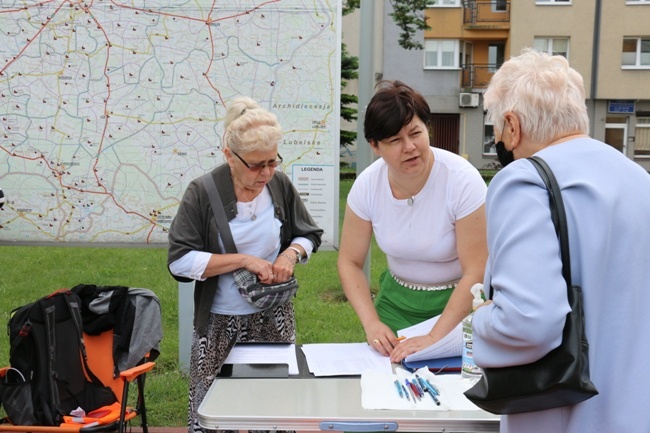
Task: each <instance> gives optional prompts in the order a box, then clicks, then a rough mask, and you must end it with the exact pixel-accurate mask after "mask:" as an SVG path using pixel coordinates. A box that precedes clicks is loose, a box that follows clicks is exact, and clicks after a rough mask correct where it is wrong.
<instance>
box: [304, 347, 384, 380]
mask: <svg viewBox="0 0 650 433" xmlns="http://www.w3.org/2000/svg"><path fill="white" fill-rule="evenodd" d="M302 351H303V353H304V354H305V358H306V359H307V364H308V365H309V372H310V373H312V374H313V375H314V376H341V375H360V374H362V373H364V372H366V371H369V370H379V371H381V372H384V373H387V374H390V373H391V371H392V367H391V363H390V358H388V357H387V356H383V355H381V354H380V353H379V352H377V351H376V350H375V349H373V348H372V347H370V346H368V343H334V344H303V345H302Z"/></svg>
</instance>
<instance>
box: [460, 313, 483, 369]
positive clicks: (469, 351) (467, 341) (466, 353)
mask: <svg viewBox="0 0 650 433" xmlns="http://www.w3.org/2000/svg"><path fill="white" fill-rule="evenodd" d="M463 325H465V326H463V328H464V329H463V355H462V359H463V366H462V374H464V375H472V376H474V375H478V374H481V373H482V371H481V368H480V367H478V366H477V365H476V363H475V362H474V350H473V342H472V331H471V329H472V328H471V326H472V325H471V323H469V324H463ZM468 325H469V326H468Z"/></svg>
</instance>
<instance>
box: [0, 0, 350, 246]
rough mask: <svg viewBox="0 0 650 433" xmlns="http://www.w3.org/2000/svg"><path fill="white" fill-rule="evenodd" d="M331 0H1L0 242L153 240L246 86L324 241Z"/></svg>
mask: <svg viewBox="0 0 650 433" xmlns="http://www.w3.org/2000/svg"><path fill="white" fill-rule="evenodd" d="M340 21H341V11H340V1H339V0H331V1H321V0H311V1H301V0H266V1H262V0H240V1H236V0H212V1H208V0H193V1H184V0H154V1H150V0H139V1H135V0H132V1H126V0H93V1H90V0H87V1H77V0H74V1H73V0H68V1H65V0H63V1H62V0H56V1H40V2H38V1H25V0H22V1H17V0H16V1H10V0H0V188H2V189H3V190H4V192H5V195H6V197H7V202H6V204H5V206H4V208H3V209H2V210H0V242H2V243H3V244H6V243H14V242H16V243H20V242H22V243H75V244H77V243H81V244H88V243H93V244H102V243H104V244H137V245H142V244H166V243H167V230H168V228H169V225H170V223H171V221H172V219H173V217H174V215H175V213H176V210H177V208H178V204H179V201H180V199H181V197H182V194H183V192H184V190H185V188H186V186H187V184H188V183H189V182H190V181H191V180H192V179H194V178H196V177H198V176H200V175H202V174H204V173H206V172H208V171H210V170H211V169H213V168H214V167H215V166H216V165H218V164H220V163H222V162H223V154H222V152H221V144H222V142H221V140H222V136H223V126H222V123H223V122H222V120H223V118H224V115H225V112H226V107H227V106H228V103H229V101H231V100H232V99H233V98H234V97H237V96H240V95H245V96H250V97H252V98H253V99H255V100H257V101H258V102H259V103H260V104H261V105H262V106H263V107H264V108H266V109H268V110H270V111H272V112H273V113H275V114H276V115H277V116H278V119H279V121H280V124H281V125H282V127H283V130H284V131H285V134H284V137H283V140H282V141H281V142H280V143H279V152H280V154H281V155H282V157H283V158H284V162H283V166H282V170H283V171H284V172H285V173H286V174H287V175H289V177H290V178H291V180H292V181H293V183H294V185H295V186H296V187H297V189H298V191H299V192H300V195H301V197H302V198H303V200H304V201H305V204H306V205H307V208H308V209H309V210H310V212H311V214H312V216H313V217H314V219H315V220H316V222H317V223H318V224H319V226H320V227H321V228H323V229H324V230H325V235H324V238H323V247H327V246H330V247H332V246H336V245H337V244H338V175H339V122H340V119H339V116H340V107H339V99H340V45H341V36H340Z"/></svg>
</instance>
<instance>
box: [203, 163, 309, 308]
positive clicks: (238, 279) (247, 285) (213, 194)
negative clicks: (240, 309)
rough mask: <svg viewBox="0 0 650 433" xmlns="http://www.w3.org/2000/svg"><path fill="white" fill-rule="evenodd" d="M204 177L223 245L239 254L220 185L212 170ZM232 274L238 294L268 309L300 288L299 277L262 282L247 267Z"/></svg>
mask: <svg viewBox="0 0 650 433" xmlns="http://www.w3.org/2000/svg"><path fill="white" fill-rule="evenodd" d="M201 181H202V182H203V186H204V187H205V190H206V192H207V193H208V198H209V199H210V206H212V212H213V213H214V218H215V220H216V221H217V228H218V229H219V234H220V235H221V240H222V241H223V245H224V247H225V249H226V251H227V252H228V253H230V254H236V253H237V247H236V246H235V241H234V240H233V238H232V233H231V231H230V225H229V224H228V219H227V217H226V212H225V211H224V210H223V204H222V202H221V197H220V196H219V191H218V190H217V186H216V185H215V184H214V179H212V176H211V175H210V173H206V174H204V175H203V176H201ZM233 274H234V278H235V283H236V284H237V289H238V291H239V294H240V295H241V296H242V297H243V298H244V299H245V300H246V302H248V303H249V304H251V305H253V306H255V307H257V308H259V309H260V310H267V309H270V308H275V307H279V306H280V305H283V304H286V303H287V302H289V301H290V300H291V299H293V297H294V296H296V292H297V291H298V281H297V280H296V278H295V277H294V276H292V277H291V278H290V279H289V280H287V281H285V282H283V283H278V284H262V283H260V282H258V279H257V275H255V274H253V273H252V272H250V271H249V270H247V269H244V268H240V269H237V270H235V271H234V273H233Z"/></svg>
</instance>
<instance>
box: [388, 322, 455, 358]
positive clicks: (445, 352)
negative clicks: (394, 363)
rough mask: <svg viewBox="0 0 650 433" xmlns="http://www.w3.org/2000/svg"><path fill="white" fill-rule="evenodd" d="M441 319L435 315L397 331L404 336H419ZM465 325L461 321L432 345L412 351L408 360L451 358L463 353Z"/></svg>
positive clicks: (427, 331)
mask: <svg viewBox="0 0 650 433" xmlns="http://www.w3.org/2000/svg"><path fill="white" fill-rule="evenodd" d="M438 319H440V316H436V317H433V318H431V319H429V320H425V321H424V322H421V323H418V324H417V325H413V326H410V327H408V328H404V329H400V330H399V331H397V335H398V336H400V337H401V336H404V337H407V338H409V337H417V336H420V335H426V334H428V333H429V331H431V328H433V325H435V324H436V322H437V321H438ZM462 331H463V325H462V323H459V324H458V325H457V326H456V327H455V328H454V329H452V330H451V332H450V333H449V334H447V335H445V336H444V337H443V338H442V339H440V340H438V341H437V342H436V343H434V344H432V345H431V346H429V347H427V348H425V349H422V350H420V351H419V352H415V353H412V354H411V355H408V356H407V357H406V361H407V362H411V361H422V360H426V359H438V358H449V357H452V356H460V355H462V353H463V334H462Z"/></svg>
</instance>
